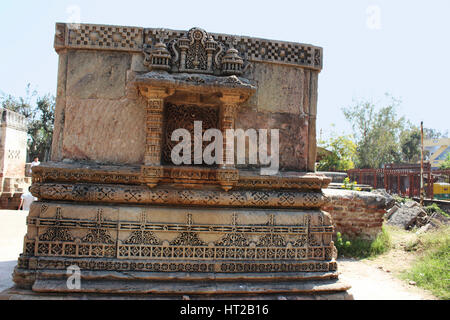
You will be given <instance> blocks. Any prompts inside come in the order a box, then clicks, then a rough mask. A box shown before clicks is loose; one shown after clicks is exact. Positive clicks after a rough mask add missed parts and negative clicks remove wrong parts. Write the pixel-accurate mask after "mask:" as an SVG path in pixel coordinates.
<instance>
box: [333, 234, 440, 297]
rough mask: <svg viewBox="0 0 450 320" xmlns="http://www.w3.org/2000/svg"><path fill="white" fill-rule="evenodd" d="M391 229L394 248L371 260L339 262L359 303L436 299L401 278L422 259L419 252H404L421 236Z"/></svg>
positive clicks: (341, 270) (344, 277) (426, 291)
mask: <svg viewBox="0 0 450 320" xmlns="http://www.w3.org/2000/svg"><path fill="white" fill-rule="evenodd" d="M389 228H390V232H389V234H390V235H391V238H392V244H393V247H392V249H391V250H389V251H388V252H387V253H385V254H382V255H379V256H377V257H375V258H370V259H363V260H355V259H339V260H338V262H339V263H338V270H339V271H340V272H342V274H341V276H340V277H341V278H342V279H343V280H346V281H348V282H349V283H350V284H351V285H352V289H351V290H350V292H351V293H353V295H354V298H355V299H357V300H361V299H362V300H368V299H370V300H379V299H383V300H436V299H437V298H436V297H435V296H434V295H433V294H432V293H431V292H430V291H428V290H424V289H421V288H418V287H416V286H415V285H413V284H409V281H405V280H400V279H399V275H400V274H401V273H402V272H403V271H405V270H408V269H409V268H410V267H411V266H412V264H413V263H414V261H415V260H416V259H417V258H418V257H419V255H418V253H417V252H414V251H410V252H407V251H405V250H404V247H405V246H406V245H407V244H408V242H411V241H413V240H414V239H416V237H417V235H416V234H415V233H414V232H410V231H405V230H401V229H399V228H394V227H389Z"/></svg>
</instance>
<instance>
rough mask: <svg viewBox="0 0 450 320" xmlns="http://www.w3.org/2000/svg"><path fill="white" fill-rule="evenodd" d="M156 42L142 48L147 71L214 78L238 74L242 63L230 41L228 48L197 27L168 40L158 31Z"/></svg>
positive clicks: (241, 68)
mask: <svg viewBox="0 0 450 320" xmlns="http://www.w3.org/2000/svg"><path fill="white" fill-rule="evenodd" d="M157 38H159V41H158V42H157V43H156V44H154V45H151V46H149V45H146V46H144V55H145V59H144V64H145V65H146V66H148V68H149V69H150V70H163V71H171V72H186V73H204V74H214V75H241V74H242V73H243V70H244V60H243V59H242V57H241V55H240V54H239V51H238V50H236V49H235V48H234V45H235V43H236V40H235V39H234V38H231V39H230V41H229V44H228V46H227V45H225V44H224V43H222V42H220V41H216V40H215V39H214V37H213V36H212V35H209V34H208V33H207V32H206V31H205V30H203V29H200V28H192V29H191V30H189V31H188V32H187V33H186V34H184V35H183V36H181V37H180V38H178V39H173V40H170V41H167V40H166V39H168V34H167V31H165V30H163V29H161V30H159V33H158V36H157Z"/></svg>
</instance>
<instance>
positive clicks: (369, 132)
mask: <svg viewBox="0 0 450 320" xmlns="http://www.w3.org/2000/svg"><path fill="white" fill-rule="evenodd" d="M389 98H390V101H389V102H388V105H386V106H384V107H381V108H379V110H378V111H377V110H376V106H375V104H373V103H371V102H367V101H359V102H356V104H355V105H354V106H351V107H349V108H343V112H344V116H345V118H346V119H347V120H348V121H349V122H350V123H351V124H352V127H353V131H354V134H355V138H356V145H357V148H356V163H355V164H356V166H357V167H358V168H381V167H382V166H383V165H384V164H386V163H393V162H399V161H401V158H402V156H401V148H400V143H399V139H400V135H401V132H402V131H403V129H404V127H405V118H404V117H398V116H397V110H396V109H397V107H398V105H399V104H400V101H399V100H397V99H395V98H393V97H390V96H389Z"/></svg>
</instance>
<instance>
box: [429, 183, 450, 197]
mask: <svg viewBox="0 0 450 320" xmlns="http://www.w3.org/2000/svg"><path fill="white" fill-rule="evenodd" d="M433 194H434V198H435V199H441V200H449V199H450V183H446V182H435V183H434V184H433Z"/></svg>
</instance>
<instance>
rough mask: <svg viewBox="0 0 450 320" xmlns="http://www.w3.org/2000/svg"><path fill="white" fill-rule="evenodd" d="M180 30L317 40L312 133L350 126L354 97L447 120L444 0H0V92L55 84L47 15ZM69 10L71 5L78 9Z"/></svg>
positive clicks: (447, 125) (448, 23) (448, 26)
mask: <svg viewBox="0 0 450 320" xmlns="http://www.w3.org/2000/svg"><path fill="white" fill-rule="evenodd" d="M71 7H72V8H73V7H75V8H78V9H79V13H80V15H79V16H80V21H81V22H82V23H99V24H117V25H130V26H142V27H163V28H172V29H183V30H186V29H190V28H191V27H194V26H197V27H201V28H204V29H205V30H206V31H209V32H222V33H231V34H241V35H248V36H255V37H262V38H268V39H278V40H286V41H295V42H303V43H311V44H314V45H318V46H321V47H323V48H324V68H323V70H322V72H321V74H320V76H319V102H318V122H317V132H318V133H319V132H320V129H322V130H323V132H324V134H326V133H328V132H329V131H330V127H331V124H333V123H334V124H335V128H334V129H333V130H334V131H337V132H339V133H341V132H346V133H349V132H350V131H351V130H350V128H349V124H348V123H347V122H346V120H345V118H344V116H343V114H342V111H341V108H342V107H344V106H349V105H351V104H352V101H353V100H354V99H366V100H370V101H373V102H378V101H383V97H384V93H386V92H389V93H391V94H392V95H393V96H395V97H397V98H400V99H401V100H402V104H401V106H400V108H399V113H400V114H402V115H405V116H406V117H407V118H408V119H409V120H411V121H412V122H413V123H415V124H417V125H418V124H420V121H421V120H423V121H424V124H425V126H426V127H431V128H435V129H438V130H441V131H445V130H448V129H450V102H449V101H450V99H449V93H450V81H449V74H450V40H449V39H450V18H448V17H449V16H450V1H449V0H427V1H425V0H424V1H414V0H409V1H406V0H404V1H403V0H395V1H393V0H391V1H381V0H372V1H367V0H354V1H351V0H347V1H346V0H342V1H333V0H330V1H324V0H323V1H320V0H319V1H313V0H309V1H265V0H260V1H243V0H240V1H234V0H227V1H211V0H210V1H161V0H159V1H133V0H127V1H95V0H90V1H76V0H73V1H60V0H59V1H12V0H1V2H0V35H1V43H2V46H1V50H0V61H1V63H0V74H1V76H0V91H1V92H4V93H9V94H13V95H23V94H24V93H25V86H26V84H27V83H31V84H32V85H33V86H34V87H35V88H36V89H37V90H38V92H39V93H41V94H44V93H47V92H50V93H52V94H55V92H56V74H57V66H58V59H57V58H58V56H57V54H56V53H55V51H54V49H53V36H54V28H55V22H70V21H71V19H72V18H73V17H76V10H72V11H71V10H70V8H71ZM78 9H77V10H78Z"/></svg>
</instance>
